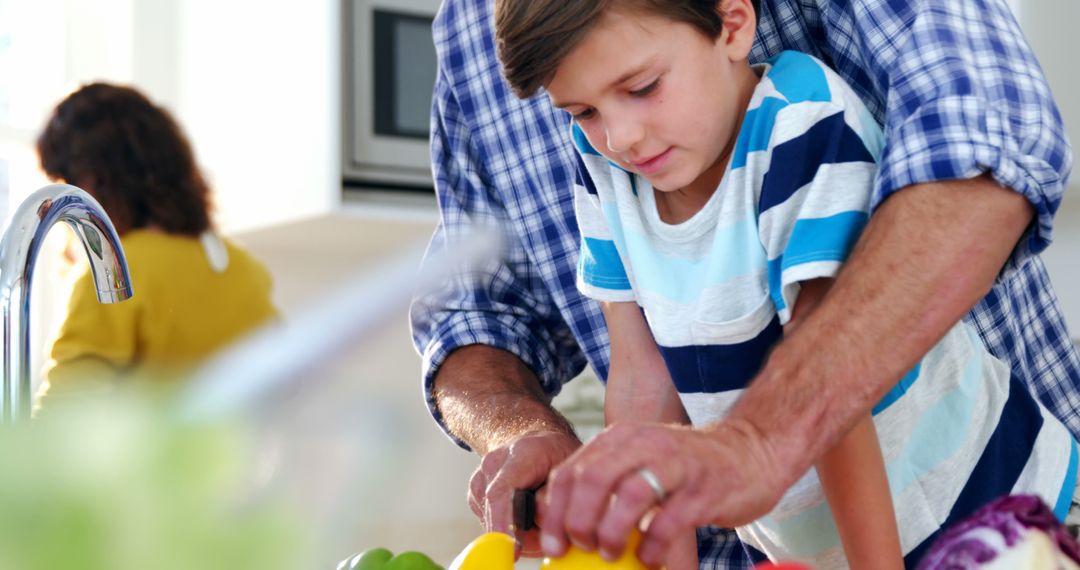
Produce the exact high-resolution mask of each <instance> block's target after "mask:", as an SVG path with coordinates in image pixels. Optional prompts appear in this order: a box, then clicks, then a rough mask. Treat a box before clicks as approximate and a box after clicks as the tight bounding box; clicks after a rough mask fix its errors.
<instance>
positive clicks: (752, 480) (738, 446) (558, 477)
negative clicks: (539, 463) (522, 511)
mask: <svg viewBox="0 0 1080 570" xmlns="http://www.w3.org/2000/svg"><path fill="white" fill-rule="evenodd" d="M743 427H745V426H743ZM764 444H765V441H764V440H763V439H761V438H760V437H758V436H756V435H755V434H751V433H746V432H744V431H743V430H742V429H741V428H740V426H739V425H737V424H734V423H730V422H722V423H720V424H717V425H715V426H713V427H710V428H707V429H705V430H695V429H693V428H690V427H687V426H676V425H670V424H645V423H630V422H624V423H621V424H616V425H613V426H611V427H610V428H608V429H607V430H605V431H604V432H603V433H602V434H600V435H599V436H597V437H596V438H594V439H593V440H592V441H590V442H589V443H588V444H586V445H585V446H583V447H582V448H581V449H579V450H578V451H577V452H575V453H574V455H573V456H571V458H570V459H568V460H567V461H566V462H565V463H563V464H562V465H561V466H559V467H558V468H557V469H556V470H555V471H554V472H553V473H552V475H551V479H550V480H549V482H548V486H547V488H546V492H545V493H544V497H543V500H542V501H541V502H540V504H539V505H538V509H539V511H540V514H541V516H542V520H543V525H542V532H543V536H542V538H541V541H542V543H543V546H544V551H545V553H546V554H548V555H551V556H559V555H561V554H563V553H564V552H565V551H566V549H567V547H568V541H569V542H572V543H573V544H574V545H576V546H577V547H578V548H582V549H585V550H599V552H600V553H601V555H602V556H604V557H605V558H607V559H609V560H613V559H615V558H616V557H618V555H619V554H621V553H622V551H623V550H624V549H625V547H626V540H627V537H628V536H629V535H630V532H631V531H632V530H633V529H634V528H636V527H637V526H638V524H639V521H641V520H642V519H643V518H645V517H646V515H649V514H650V513H651V522H649V523H648V528H647V529H646V530H645V533H644V535H643V537H642V542H641V546H640V548H639V550H638V556H639V557H640V558H641V561H642V562H644V563H645V564H647V565H649V566H650V567H657V566H659V565H661V564H664V563H665V562H667V561H669V560H671V559H672V554H676V553H673V552H671V548H672V547H673V546H675V545H678V544H681V545H682V546H683V547H685V543H686V541H684V540H679V538H680V537H685V536H688V535H693V533H694V529H695V528H697V527H700V526H705V525H710V524H715V525H719V526H727V527H732V526H736V525H740V524H746V523H748V522H750V521H753V520H754V519H756V518H758V517H760V516H762V515H764V514H766V513H767V512H768V511H769V510H770V509H771V508H772V507H773V506H774V505H775V504H776V502H777V501H779V500H780V497H781V496H782V495H783V493H784V491H785V490H786V485H787V483H788V482H787V481H784V480H781V479H779V478H777V477H772V476H771V475H772V473H774V472H775V469H773V468H772V461H773V460H772V456H771V454H770V453H769V451H768V450H767V449H764V448H763V447H761V446H762V445H764ZM643 468H644V469H647V470H648V471H649V472H651V473H652V475H654V476H655V477H656V480H657V481H656V482H657V483H659V490H662V491H663V492H662V496H659V494H658V489H654V488H653V487H652V486H651V485H650V483H649V482H648V480H647V479H646V476H643V475H642V473H641V470H642V469H643Z"/></svg>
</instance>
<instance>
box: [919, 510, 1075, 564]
mask: <svg viewBox="0 0 1080 570" xmlns="http://www.w3.org/2000/svg"><path fill="white" fill-rule="evenodd" d="M988 530H989V531H991V532H996V533H997V534H999V535H1000V536H1001V538H1002V539H1003V542H1004V544H1005V546H1006V548H1012V547H1013V546H1015V545H1016V544H1017V543H1019V542H1020V541H1021V540H1023V539H1024V536H1025V535H1026V534H1027V533H1029V532H1032V531H1033V530H1034V531H1040V532H1043V533H1045V534H1046V535H1048V536H1049V537H1050V539H1051V541H1052V542H1054V544H1056V545H1057V548H1058V550H1060V551H1061V552H1062V553H1064V554H1065V555H1066V556H1068V557H1069V558H1072V559H1073V561H1074V562H1076V563H1078V564H1080V545H1078V544H1077V542H1076V540H1075V539H1074V538H1073V537H1072V535H1070V534H1069V532H1068V531H1067V530H1066V529H1065V526H1064V525H1063V524H1061V522H1060V521H1058V520H1057V517H1055V516H1054V512H1053V511H1051V510H1050V507H1048V506H1046V503H1044V502H1042V500H1041V499H1039V498H1038V497H1036V496H1033V495H1009V496H1006V497H1002V498H1000V499H997V500H995V501H993V502H991V503H989V504H987V505H986V506H985V507H983V508H981V509H979V510H978V511H976V512H975V513H974V514H973V515H971V516H970V517H968V518H966V519H964V520H962V521H960V522H959V523H957V524H956V525H954V526H952V527H951V528H949V529H948V530H946V531H945V532H944V533H942V535H941V536H940V537H938V539H937V540H936V541H934V544H933V546H931V547H930V551H929V552H927V553H926V556H924V557H923V559H922V560H921V561H919V566H918V570H967V569H971V568H978V567H979V566H980V565H981V564H983V563H986V562H989V561H991V560H993V559H994V558H996V557H997V556H998V554H1000V553H1001V552H1002V549H1001V547H1000V544H991V543H988V542H986V540H985V537H986V532H987V531H988Z"/></svg>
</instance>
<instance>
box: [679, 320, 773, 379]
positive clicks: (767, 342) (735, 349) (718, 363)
mask: <svg viewBox="0 0 1080 570" xmlns="http://www.w3.org/2000/svg"><path fill="white" fill-rule="evenodd" d="M783 334H784V329H783V327H781V326H780V319H779V318H777V317H776V316H775V315H774V316H773V318H772V321H770V322H769V324H768V325H767V326H766V327H765V329H764V330H762V331H761V332H760V333H758V335H757V336H756V337H754V338H752V339H750V340H748V341H745V342H741V343H737V344H728V345H690V346H677V347H671V346H661V347H660V354H661V355H662V356H663V357H664V362H665V363H667V367H668V371H669V372H670V373H671V379H672V380H673V381H674V382H675V388H676V389H677V390H678V391H679V392H681V393H683V394H692V393H706V394H717V393H720V392H727V391H730V390H741V389H743V388H746V386H747V384H749V383H750V380H752V379H753V378H754V376H755V375H756V374H757V373H758V371H759V370H761V366H762V365H763V364H764V363H765V358H766V357H767V356H768V354H769V350H770V349H772V347H773V346H774V345H775V344H776V343H777V342H779V341H780V338H781V337H782V336H783Z"/></svg>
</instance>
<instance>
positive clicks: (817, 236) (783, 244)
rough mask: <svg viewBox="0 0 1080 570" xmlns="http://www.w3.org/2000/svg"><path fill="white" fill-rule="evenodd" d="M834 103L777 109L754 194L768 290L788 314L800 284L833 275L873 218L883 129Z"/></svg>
mask: <svg viewBox="0 0 1080 570" xmlns="http://www.w3.org/2000/svg"><path fill="white" fill-rule="evenodd" d="M859 115H860V113H859V112H854V113H848V112H845V109H844V108H843V107H840V106H838V105H836V104H833V103H829V104H821V103H814V102H808V103H799V104H794V105H790V106H787V107H785V108H783V109H782V110H780V111H779V112H778V113H777V115H776V123H775V127H774V129H773V133H772V136H771V141H770V146H771V149H772V151H771V157H770V159H769V166H768V170H767V171H766V173H765V175H764V177H763V180H762V183H761V186H760V189H759V195H758V197H757V202H758V231H759V232H760V237H761V243H762V245H763V246H764V248H765V252H766V256H767V258H768V281H769V295H770V297H771V298H772V300H773V304H774V305H775V307H776V310H777V313H778V314H779V319H780V323H781V324H787V322H788V321H790V320H791V312H792V309H793V308H794V306H795V302H796V299H797V297H798V294H799V283H800V282H802V281H809V280H811V279H817V278H823V277H835V276H836V274H837V272H838V271H839V269H840V266H841V265H842V264H843V263H844V261H846V260H847V257H848V255H849V254H850V253H851V249H852V248H853V247H854V245H855V242H856V241H858V239H859V236H860V235H861V233H862V230H863V228H864V227H865V226H866V222H867V220H868V219H869V211H870V201H871V194H872V192H873V184H874V175H875V172H876V164H875V157H874V154H873V152H872V150H871V149H874V148H876V147H877V144H878V143H877V140H876V139H879V138H880V136H881V135H880V131H877V132H876V133H875V131H874V129H873V128H867V125H866V124H865V123H864V122H860V121H858V119H857V117H858V116H859Z"/></svg>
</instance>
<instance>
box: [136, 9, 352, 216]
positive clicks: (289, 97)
mask: <svg viewBox="0 0 1080 570" xmlns="http://www.w3.org/2000/svg"><path fill="white" fill-rule="evenodd" d="M156 1H158V2H159V3H163V4H169V3H170V2H169V1H168V0H156ZM172 1H173V2H175V4H173V6H172V9H173V10H176V11H177V12H178V14H177V15H178V16H179V18H178V20H177V26H178V28H179V32H178V38H177V39H178V43H179V46H180V49H179V54H178V57H177V61H176V63H177V64H178V66H177V68H176V79H175V84H176V86H177V87H178V90H179V93H178V96H177V101H178V102H179V104H178V107H177V112H178V114H179V115H180V117H181V118H182V120H183V122H184V124H185V126H186V127H187V128H188V130H189V132H190V134H191V136H192V138H193V139H194V141H195V146H196V150H197V152H198V155H199V159H200V161H201V163H202V164H203V166H204V167H205V169H206V174H207V175H208V176H209V178H210V180H211V183H212V184H213V186H214V188H215V189H216V190H217V192H218V205H219V209H220V215H219V217H218V219H219V221H220V223H221V224H222V225H223V226H224V227H225V228H226V229H229V230H237V229H242V228H245V229H246V228H251V227H256V226H265V225H269V224H273V223H277V222H282V221H288V220H295V219H299V218H304V217H309V216H313V215H316V214H321V213H326V212H329V211H331V210H332V209H335V208H336V207H337V206H338V205H339V204H340V195H341V175H340V171H341V168H340V162H341V159H340V151H339V148H340V142H339V141H340V135H339V131H340V116H341V113H340V95H339V93H340V89H339V85H340V64H339V61H340V57H341V56H340V48H339V40H338V38H339V36H340V14H339V3H338V2H335V1H333V0H317V1H310V0H307V1H303V0H229V1H228V2H221V1H218V0H183V1H181V0H172ZM162 21H164V20H162ZM148 65H149V64H148ZM163 71H165V72H168V71H169V70H168V69H165V70H163ZM155 81H157V82H160V83H164V82H166V81H169V80H168V78H162V77H157V78H156V79H155Z"/></svg>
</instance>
